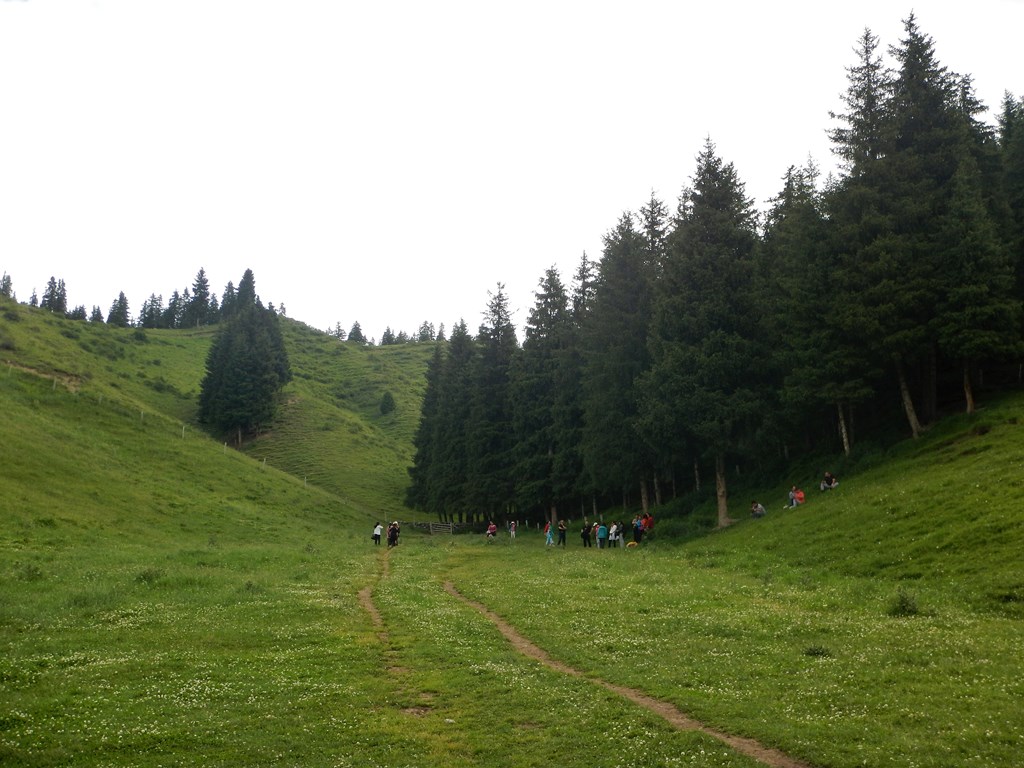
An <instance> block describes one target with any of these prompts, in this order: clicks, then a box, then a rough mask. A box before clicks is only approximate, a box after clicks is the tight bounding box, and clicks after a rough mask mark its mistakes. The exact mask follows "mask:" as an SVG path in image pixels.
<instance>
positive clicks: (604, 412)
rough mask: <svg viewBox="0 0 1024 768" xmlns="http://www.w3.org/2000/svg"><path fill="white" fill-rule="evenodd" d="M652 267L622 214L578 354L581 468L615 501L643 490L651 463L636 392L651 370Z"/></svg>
mask: <svg viewBox="0 0 1024 768" xmlns="http://www.w3.org/2000/svg"><path fill="white" fill-rule="evenodd" d="M652 281H653V275H652V266H651V264H650V262H649V260H648V249H647V243H646V241H645V239H644V236H643V235H642V234H641V233H640V232H638V231H637V228H636V224H635V221H634V218H633V215H632V214H630V213H624V214H623V215H622V216H621V217H620V218H619V221H618V224H617V225H616V226H615V228H614V229H612V230H611V231H610V232H608V233H607V234H606V235H605V237H604V252H603V257H602V259H601V261H600V263H599V264H598V275H597V282H596V285H595V290H594V296H593V300H592V301H591V302H590V310H589V312H588V313H587V321H586V325H585V327H584V329H583V332H582V338H581V341H582V349H583V358H584V359H583V366H584V373H583V397H582V403H583V411H584V427H583V433H582V436H581V437H582V452H583V464H584V468H585V472H586V475H587V480H586V482H587V484H588V485H589V487H591V488H593V489H594V490H595V491H596V492H598V493H604V492H613V493H616V494H621V495H622V499H623V502H625V501H626V500H627V499H628V494H629V491H630V489H633V488H636V487H638V486H643V485H644V483H645V479H646V477H647V475H648V473H649V471H650V469H651V466H652V462H651V459H650V455H649V450H648V448H647V446H646V445H645V444H644V443H643V442H642V441H641V440H640V438H639V435H638V433H637V415H638V401H637V391H636V388H635V385H636V382H637V380H638V379H639V377H640V376H641V375H642V374H643V373H644V372H645V371H646V370H647V369H648V367H649V366H650V358H649V353H648V349H647V327H648V324H649V322H650V312H651V291H652Z"/></svg>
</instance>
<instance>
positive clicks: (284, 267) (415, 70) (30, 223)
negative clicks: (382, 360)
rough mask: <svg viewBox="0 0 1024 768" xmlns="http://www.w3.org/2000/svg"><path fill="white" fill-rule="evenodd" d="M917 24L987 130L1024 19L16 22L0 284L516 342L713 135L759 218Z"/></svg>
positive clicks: (930, 12)
mask: <svg viewBox="0 0 1024 768" xmlns="http://www.w3.org/2000/svg"><path fill="white" fill-rule="evenodd" d="M910 12H913V13H914V14H915V15H916V17H917V20H918V24H919V27H920V28H921V29H922V31H924V32H925V33H926V34H928V35H930V36H931V37H932V38H933V39H934V41H935V50H936V56H937V58H938V60H939V61H940V62H941V63H942V64H943V65H945V66H947V67H948V68H949V69H950V70H952V71H955V72H959V73H962V74H970V75H972V76H973V78H974V84H975V88H976V93H977V95H978V96H979V97H980V99H981V101H982V102H983V103H984V104H985V105H986V106H988V107H989V108H990V110H991V113H990V114H989V116H988V118H987V119H988V121H989V122H990V123H994V122H995V119H996V113H998V111H999V108H1000V104H1001V101H1002V98H1003V95H1004V93H1005V92H1007V91H1009V92H1010V93H1013V94H1015V95H1016V96H1018V97H1020V96H1021V95H1024V59H1022V57H1021V54H1020V30H1022V29H1024V0H975V2H973V3H970V4H969V5H968V4H966V3H964V2H962V0H949V1H945V0H944V1H941V2H940V1H939V0H917V1H916V2H908V3H907V5H906V6H900V5H898V4H894V3H892V2H891V0H861V1H860V2H857V3H826V2H821V0H807V1H803V0H801V1H799V2H788V1H787V0H777V1H776V2H771V3H768V2H764V1H763V0H758V1H756V2H741V1H739V0H732V1H730V0H718V1H717V2H707V3H690V2H684V1H683V0H674V1H671V2H670V1H662V0H629V2H624V1H623V2H604V1H603V0H589V1H588V2H577V1H576V0H563V1H559V0H541V1H535V0H517V1H516V2H487V1H486V0H466V1H462V0H458V1H456V0H418V1H412V0H379V1H378V2H372V1H368V0H366V1H363V2H348V1H345V0H335V1H333V2H328V1H327V0H289V2H283V0H278V1H277V2H273V1H267V0H166V1H164V0H160V1H159V2H158V1H156V0H0V273H7V274H8V275H10V277H11V279H12V283H13V288H14V291H15V293H16V295H17V297H18V299H19V300H20V301H27V300H28V299H29V297H30V295H31V294H32V292H33V290H34V291H36V293H37V295H39V296H41V295H42V292H43V290H44V289H45V287H46V284H47V282H48V280H49V278H50V277H51V276H53V277H56V278H57V279H59V280H64V283H65V286H66V288H67V294H68V304H69V307H75V306H78V305H84V306H85V307H86V309H87V310H91V308H92V307H93V306H94V305H96V306H99V307H100V309H101V310H102V311H103V314H104V316H105V315H106V313H107V312H108V310H109V309H110V306H111V304H112V303H113V302H114V300H115V299H116V298H117V295H118V293H119V292H124V294H125V296H126V297H127V298H128V301H129V305H130V307H131V311H132V314H133V316H134V315H138V313H139V310H140V309H141V307H142V303H143V302H144V301H145V300H146V299H148V298H149V297H150V295H157V296H161V297H162V298H163V300H164V303H165V304H166V301H167V300H168V299H169V298H170V296H171V294H172V292H173V291H175V290H177V291H179V292H182V291H183V290H184V289H185V288H186V287H190V286H191V285H192V283H193V281H194V279H195V276H196V274H197V273H198V271H199V270H200V268H202V269H204V270H205V271H206V275H207V277H208V279H209V281H210V286H211V289H212V291H213V292H214V293H216V294H217V295H218V296H219V295H220V294H221V293H222V292H223V289H224V287H225V286H226V284H227V283H228V282H229V281H230V282H233V283H234V284H235V285H236V286H237V285H238V282H239V280H240V278H241V276H242V274H243V273H244V272H245V270H246V269H252V271H253V274H254V275H255V278H256V290H257V293H258V294H259V295H260V297H261V299H262V301H263V303H264V304H268V303H273V304H274V306H275V307H278V308H282V307H283V308H284V311H285V313H286V314H287V315H288V316H289V317H292V318H294V319H297V320H301V321H303V322H305V323H307V324H308V325H310V326H313V327H314V328H319V329H322V330H325V329H330V328H334V327H335V326H336V325H338V324H340V325H341V327H342V328H343V329H345V330H346V331H347V330H348V329H349V328H350V327H351V326H352V324H353V322H355V321H358V322H359V323H360V326H361V328H362V330H363V333H364V334H365V335H366V336H367V337H373V338H376V339H380V337H381V335H382V334H383V332H384V330H385V328H387V327H390V328H391V329H392V330H393V331H394V332H396V333H397V332H399V331H406V332H407V333H410V334H415V332H416V331H417V329H418V328H419V327H420V325H421V324H422V323H423V322H429V323H432V324H433V325H434V326H435V327H439V326H440V325H441V324H443V325H444V326H445V328H446V329H448V330H449V331H450V329H451V327H452V326H453V325H454V324H455V323H456V322H457V321H458V320H460V319H464V320H465V321H466V323H467V325H468V327H469V329H470V332H475V331H476V329H477V328H478V326H479V325H480V322H481V320H482V317H483V313H484V311H485V309H486V306H487V303H488V301H489V299H490V296H491V294H493V293H494V292H496V291H497V290H498V286H499V284H501V285H503V286H504V291H505V294H506V295H507V297H508V300H509V306H510V308H511V309H512V311H513V319H514V322H515V323H516V325H517V328H518V330H519V335H520V338H522V329H523V325H524V323H525V320H526V317H527V313H528V311H529V308H530V307H531V306H532V305H533V302H534V292H535V291H536V289H537V286H538V283H539V281H540V279H541V278H542V277H543V275H544V273H545V271H546V270H547V269H548V268H550V267H555V268H557V269H558V270H559V272H560V273H561V276H562V279H563V282H565V283H566V284H567V285H568V284H569V283H570V282H571V278H572V275H573V273H574V272H575V270H576V269H577V267H578V266H579V263H580V260H581V258H582V256H583V254H584V253H586V254H587V256H588V257H589V258H590V259H592V260H598V259H599V258H600V255H601V249H602V240H603V236H604V235H605V233H607V232H608V231H609V230H611V229H612V228H613V227H614V226H615V224H616V222H617V221H618V220H619V218H620V216H621V215H622V214H623V213H624V212H626V211H633V212H636V211H638V210H639V209H640V207H641V206H643V205H644V204H645V203H646V202H647V201H648V200H649V199H650V197H651V195H652V194H653V195H655V196H656V197H658V198H659V199H661V200H662V201H663V202H664V203H665V204H666V205H667V206H668V207H669V208H670V209H672V210H674V208H675V205H676V201H677V199H678V197H679V194H680V192H681V191H682V190H683V188H684V187H686V186H687V185H688V184H689V183H690V182H691V177H692V175H693V172H694V170H695V158H696V156H697V154H698V153H699V152H700V151H701V149H702V148H703V146H704V143H705V141H706V140H707V139H709V138H710V140H711V141H712V142H713V143H714V144H715V146H716V149H717V153H718V155H719V156H720V157H721V158H722V159H723V160H725V161H726V162H731V163H733V165H734V166H735V168H736V171H737V173H738V175H739V178H740V179H741V180H742V181H743V182H744V184H745V185H746V191H747V194H748V196H750V197H751V198H753V200H754V201H755V203H756V205H757V207H759V208H760V209H762V210H763V209H764V208H765V201H766V200H768V199H769V198H771V197H772V196H774V195H775V194H777V192H778V191H779V189H780V188H781V179H782V176H783V174H784V173H785V171H786V169H787V168H788V167H790V166H792V165H798V166H799V165H804V164H805V163H806V162H807V161H808V159H813V160H814V161H815V162H816V163H817V164H818V165H819V166H820V167H821V168H822V170H823V171H824V172H828V171H829V170H831V169H832V168H834V160H833V157H832V154H831V152H830V145H829V142H828V139H827V136H826V131H827V130H828V129H829V128H830V127H832V126H834V125H835V123H834V122H833V121H832V120H831V119H830V118H829V112H830V111H833V112H841V111H842V109H843V107H842V103H841V101H840V96H841V94H842V93H843V92H844V91H845V90H846V86H847V81H846V69H847V67H850V66H853V65H854V64H855V63H856V54H855V51H854V49H855V46H856V44H857V41H858V39H859V38H860V37H861V35H862V33H863V31H864V29H865V28H869V29H870V30H871V31H872V32H873V33H874V34H875V35H876V36H878V37H879V39H880V43H881V45H880V51H882V52H884V51H886V50H887V48H888V47H889V46H890V45H895V44H898V42H899V40H900V38H901V37H902V31H903V24H902V20H903V19H904V18H905V17H906V16H907V15H908V14H909V13H910Z"/></svg>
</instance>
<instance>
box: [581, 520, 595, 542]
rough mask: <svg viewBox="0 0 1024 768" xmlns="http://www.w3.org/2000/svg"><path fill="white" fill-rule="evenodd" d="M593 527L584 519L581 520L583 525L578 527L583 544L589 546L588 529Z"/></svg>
mask: <svg viewBox="0 0 1024 768" xmlns="http://www.w3.org/2000/svg"><path fill="white" fill-rule="evenodd" d="M592 529H593V527H592V526H591V525H590V523H588V522H587V521H586V520H584V521H583V527H582V528H581V529H580V538H581V539H583V546H584V547H589V546H590V531H591V530H592Z"/></svg>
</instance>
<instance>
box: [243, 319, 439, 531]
mask: <svg viewBox="0 0 1024 768" xmlns="http://www.w3.org/2000/svg"><path fill="white" fill-rule="evenodd" d="M283 330H284V337H285V343H286V345H287V348H288V354H289V357H290V359H291V361H292V369H293V373H294V377H295V378H294V381H293V382H292V383H291V384H290V385H289V386H288V388H287V391H286V402H285V405H284V406H283V408H282V409H281V412H280V414H279V416H278V419H277V421H276V423H275V424H274V426H273V429H272V430H271V431H270V433H269V434H268V435H267V436H266V438H263V439H258V440H256V441H255V442H253V443H252V444H250V445H249V446H247V447H246V449H245V450H246V452H247V453H249V454H250V455H252V456H253V457H255V458H258V459H261V460H263V459H266V460H267V461H268V463H270V464H273V465H275V466H278V467H280V468H282V469H283V470H285V471H286V472H289V473H291V474H293V475H295V476H296V477H299V478H304V479H306V480H307V481H308V482H310V483H314V484H316V485H318V486H320V487H322V488H326V489H329V490H330V491H332V492H334V493H335V494H337V495H339V496H341V497H342V498H344V499H346V500H347V501H349V502H350V503H352V504H355V505H358V506H359V507H360V508H362V509H365V510H368V512H369V513H371V514H373V515H381V516H383V517H390V518H395V517H400V516H402V501H403V499H404V495H405V487H406V484H407V482H408V473H407V468H408V467H409V466H410V465H411V464H412V458H413V454H412V438H413V435H414V434H415V431H416V427H417V425H418V424H419V408H420V401H421V400H422V398H423V392H424V389H425V386H426V384H425V379H424V374H425V372H426V365H427V361H428V360H429V358H430V355H431V354H432V353H433V347H432V345H430V344H403V345H395V346H387V347H374V348H365V347H359V346H356V345H353V344H347V343H343V342H340V341H338V340H337V339H335V338H332V337H330V336H326V335H325V334H323V333H321V332H319V331H315V330H313V329H311V328H309V327H308V326H305V325H303V324H301V323H296V322H292V321H285V323H284V328H283ZM385 392H390V393H391V395H392V397H393V398H394V401H395V409H394V410H393V411H392V412H390V413H388V414H382V413H381V410H380V403H381V398H382V397H383V396H384V393H385ZM380 510H382V511H380ZM370 511H372V512H370Z"/></svg>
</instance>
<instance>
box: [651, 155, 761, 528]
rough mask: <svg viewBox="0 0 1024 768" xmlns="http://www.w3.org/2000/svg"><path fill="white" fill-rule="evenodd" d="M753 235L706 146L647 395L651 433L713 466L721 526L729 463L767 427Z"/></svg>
mask: <svg viewBox="0 0 1024 768" xmlns="http://www.w3.org/2000/svg"><path fill="white" fill-rule="evenodd" d="M755 225H756V218H755V213H754V210H753V205H752V202H751V201H750V200H749V199H748V198H747V197H746V194H745V188H744V186H743V184H742V182H740V180H739V177H738V176H737V174H736V171H735V168H734V167H733V165H732V164H731V163H728V164H727V163H725V162H723V161H722V160H721V159H720V158H719V157H718V156H717V154H716V152H715V147H714V145H713V144H712V143H711V141H710V140H708V141H707V142H706V144H705V146H704V149H703V151H702V152H701V153H700V154H699V155H698V157H697V170H696V172H695V174H694V178H693V187H692V188H691V189H689V190H687V191H686V192H685V193H684V195H683V197H682V199H681V201H680V207H679V211H678V213H677V220H676V224H675V228H674V230H673V232H672V234H671V236H670V244H669V255H668V258H667V259H666V262H665V265H664V271H663V274H662V278H661V280H660V281H659V282H658V286H657V294H656V301H655V306H654V313H653V323H652V330H651V335H650V344H649V346H650V350H651V356H652V360H653V363H652V366H651V370H650V373H649V374H648V375H647V376H645V377H644V382H643V384H644V387H643V391H644V409H645V412H646V414H645V415H646V423H649V424H653V423H662V424H664V425H667V426H668V428H669V429H670V430H672V431H674V432H675V433H676V434H686V433H687V432H689V433H690V434H692V435H693V437H694V438H695V439H696V440H697V443H698V445H699V446H700V448H701V449H702V451H703V452H704V453H706V455H708V456H709V457H710V458H713V459H714V462H715V479H716V489H717V496H718V522H719V525H720V526H724V525H728V524H729V523H730V522H732V521H731V520H730V519H729V516H728V505H727V498H728V497H727V485H726V477H725V464H726V457H727V456H728V455H729V454H730V453H731V454H747V455H750V454H751V453H752V451H753V449H754V447H755V446H751V445H750V444H749V441H750V437H751V436H752V435H754V434H755V433H756V429H757V425H758V423H759V421H760V420H761V419H763V418H764V405H765V403H764V396H763V391H764V390H763V386H762V383H761V381H760V379H759V376H760V370H759V369H760V367H761V365H762V363H763V361H764V360H765V359H766V354H765V350H764V349H763V348H761V347H760V346H759V344H758V338H759V334H758V327H759V324H760V322H761V317H760V312H759V308H758V306H757V305H756V304H755V302H753V301H752V297H753V291H752V287H753V278H754V271H753V268H754V249H755V245H756V242H757V237H756V234H757V233H756V228H755Z"/></svg>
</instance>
